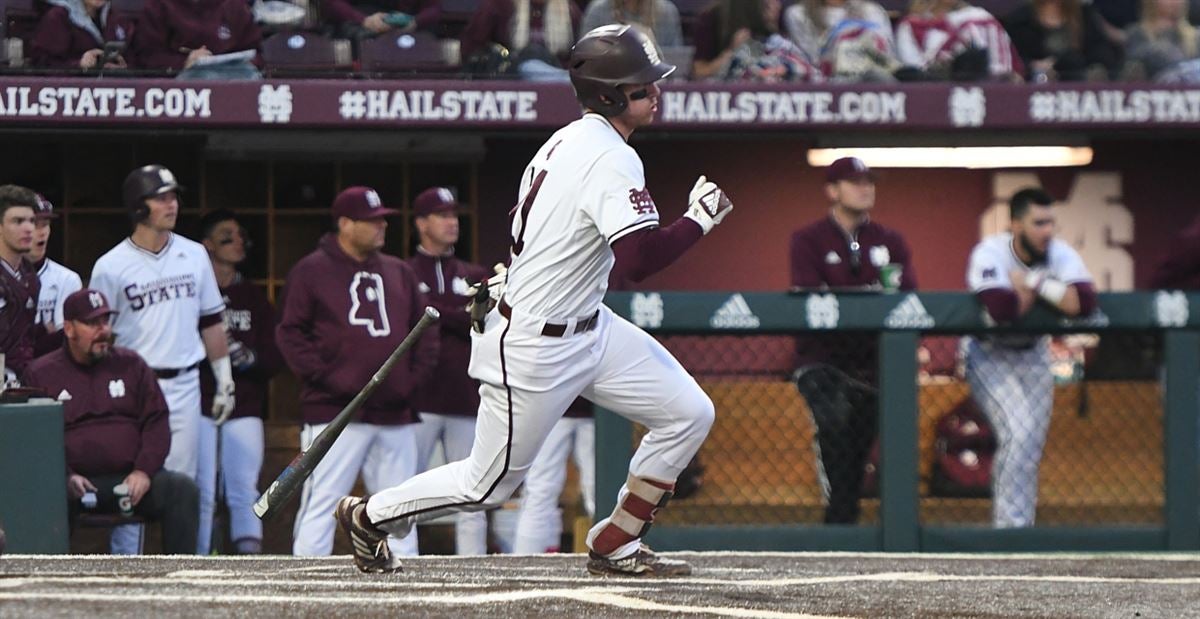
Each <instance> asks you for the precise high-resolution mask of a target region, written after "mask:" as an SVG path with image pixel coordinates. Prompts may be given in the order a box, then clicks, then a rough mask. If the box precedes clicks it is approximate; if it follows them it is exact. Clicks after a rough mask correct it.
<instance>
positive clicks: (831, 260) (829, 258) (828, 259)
mask: <svg viewBox="0 0 1200 619" xmlns="http://www.w3.org/2000/svg"><path fill="white" fill-rule="evenodd" d="M841 263H842V257H841V256H839V255H838V254H837V252H836V251H833V250H832V249H831V250H829V253H827V254H825V264H841Z"/></svg>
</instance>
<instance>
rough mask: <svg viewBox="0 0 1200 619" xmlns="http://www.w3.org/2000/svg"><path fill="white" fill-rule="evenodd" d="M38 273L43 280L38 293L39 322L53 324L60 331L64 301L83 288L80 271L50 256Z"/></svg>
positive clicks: (40, 323) (43, 262)
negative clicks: (69, 267)
mask: <svg viewBox="0 0 1200 619" xmlns="http://www.w3.org/2000/svg"><path fill="white" fill-rule="evenodd" d="M37 275H38V279H39V280H40V281H41V282H42V291H41V292H40V293H38V312H37V324H39V325H53V326H54V330H55V331H58V330H59V329H62V325H63V302H64V301H66V300H67V297H68V296H70V295H71V293H73V292H75V291H77V290H79V289H80V288H83V282H82V281H81V280H80V279H79V274H78V273H76V272H75V271H72V270H71V269H68V268H67V267H65V266H63V265H61V264H59V263H57V262H55V261H53V260H51V259H49V258H46V259H44V260H43V261H42V265H41V267H39V268H38V271H37Z"/></svg>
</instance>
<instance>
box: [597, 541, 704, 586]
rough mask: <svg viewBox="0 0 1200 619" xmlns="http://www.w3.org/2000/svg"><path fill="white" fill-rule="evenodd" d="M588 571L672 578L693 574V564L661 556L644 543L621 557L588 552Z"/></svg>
mask: <svg viewBox="0 0 1200 619" xmlns="http://www.w3.org/2000/svg"><path fill="white" fill-rule="evenodd" d="M587 571H588V573H590V574H592V575H595V576H626V577H630V578H670V577H673V576H691V575H692V566H691V565H688V563H687V562H686V561H680V560H678V559H667V558H665V557H660V556H658V555H657V554H655V553H654V551H653V550H650V547H649V546H647V545H645V544H642V545H641V547H640V548H638V550H637V552H635V553H633V554H631V555H629V556H628V557H624V558H621V559H609V558H608V557H605V556H603V555H598V554H596V553H594V552H589V553H588V562H587Z"/></svg>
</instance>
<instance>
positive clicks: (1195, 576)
mask: <svg viewBox="0 0 1200 619" xmlns="http://www.w3.org/2000/svg"><path fill="white" fill-rule="evenodd" d="M671 556H674V557H678V558H683V559H686V560H688V561H691V562H692V564H693V566H694V567H695V574H694V575H693V576H692V577H689V578H680V579H672V580H631V579H603V578H595V577H591V576H589V575H588V574H587V573H586V572H585V571H584V569H583V563H584V559H583V557H581V556H579V555H548V556H509V555H493V556H487V557H421V558H413V559H408V560H407V561H406V562H405V572H404V573H403V574H396V575H390V576H376V575H372V576H368V575H363V574H359V573H358V572H357V571H356V570H355V569H354V568H353V567H352V565H351V563H350V559H349V557H328V558H319V559H314V558H298V557H284V556H279V557H255V558H239V557H213V558H197V557H162V556H146V557H111V556H102V555H83V556H49V557H47V556H31V555H13V556H4V557H0V617H4V618H7V617H80V616H89V615H90V616H98V617H136V618H138V619H143V618H146V617H158V616H172V617H176V616H178V617H256V618H262V617H284V616H286V617H322V618H328V617H412V616H424V617H559V618H561V617H580V616H593V617H635V616H636V617H647V616H656V617H657V616H665V615H695V616H723V617H774V618H800V617H989V618H991V617H1080V618H1083V617H1089V618H1090V617H1164V618H1167V617H1170V618H1176V617H1200V555H1197V554H1080V555H886V554H859V553H733V552H728V553H676V554H672V555H671Z"/></svg>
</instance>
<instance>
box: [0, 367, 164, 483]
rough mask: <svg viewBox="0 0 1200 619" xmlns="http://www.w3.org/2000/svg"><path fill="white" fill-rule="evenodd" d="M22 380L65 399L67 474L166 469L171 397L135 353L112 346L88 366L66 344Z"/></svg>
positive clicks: (61, 399)
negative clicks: (99, 358) (168, 396)
mask: <svg viewBox="0 0 1200 619" xmlns="http://www.w3.org/2000/svg"><path fill="white" fill-rule="evenodd" d="M22 384H25V385H29V386H32V387H38V388H40V389H42V390H43V391H45V392H46V395H48V396H50V397H52V398H55V399H57V400H58V401H59V402H61V403H62V405H63V422H64V427H65V432H66V434H65V437H64V440H65V441H66V448H67V474H68V475H71V474H76V473H77V474H79V475H83V476H84V477H91V476H97V475H127V474H128V473H130V472H131V471H134V470H138V471H142V472H143V473H145V474H146V475H148V476H150V477H154V474H155V473H157V472H158V471H159V469H161V468H162V466H163V462H164V461H165V460H166V459H167V452H168V451H170V449H171V429H170V427H169V426H168V424H167V418H168V412H167V401H166V400H165V399H164V398H163V394H162V391H160V390H159V388H158V380H157V379H155V377H154V371H153V370H151V369H150V366H148V365H146V362H145V361H143V360H142V358H141V357H140V356H138V354H137V353H135V352H133V351H132V350H128V349H125V348H116V347H113V349H112V353H111V354H110V355H109V356H108V357H107V358H105V359H102V360H100V361H99V362H98V363H96V364H95V365H92V366H85V365H80V364H78V363H76V362H75V360H74V359H72V358H71V355H70V353H69V352H68V351H67V349H66V347H65V346H64V347H63V348H60V349H58V350H56V351H54V352H52V353H50V354H48V355H45V356H42V357H39V358H38V359H37V360H36V361H34V362H33V363H32V364H30V365H29V368H28V369H27V370H26V371H25V375H24V377H23V378H22Z"/></svg>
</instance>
